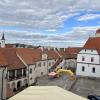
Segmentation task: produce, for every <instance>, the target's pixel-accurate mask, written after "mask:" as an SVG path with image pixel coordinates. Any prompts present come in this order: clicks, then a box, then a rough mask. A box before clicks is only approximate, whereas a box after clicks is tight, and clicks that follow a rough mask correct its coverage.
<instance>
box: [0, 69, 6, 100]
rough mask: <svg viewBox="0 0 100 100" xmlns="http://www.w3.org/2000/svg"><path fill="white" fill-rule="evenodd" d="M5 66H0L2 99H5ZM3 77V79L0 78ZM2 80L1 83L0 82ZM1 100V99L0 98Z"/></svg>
mask: <svg viewBox="0 0 100 100" xmlns="http://www.w3.org/2000/svg"><path fill="white" fill-rule="evenodd" d="M6 76H7V68H0V98H1V92H2V88H3V93H2V97H3V99H6V89H7V87H6V85H7V77H6ZM2 78H3V80H2ZM2 82H3V84H2ZM0 100H1V99H0Z"/></svg>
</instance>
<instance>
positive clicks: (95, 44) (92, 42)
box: [83, 37, 100, 54]
mask: <svg viewBox="0 0 100 100" xmlns="http://www.w3.org/2000/svg"><path fill="white" fill-rule="evenodd" d="M83 48H84V49H95V50H97V51H98V53H99V54H100V37H90V38H89V39H88V40H87V41H86V43H85V45H84V47H83Z"/></svg>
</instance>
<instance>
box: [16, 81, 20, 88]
mask: <svg viewBox="0 0 100 100" xmlns="http://www.w3.org/2000/svg"><path fill="white" fill-rule="evenodd" d="M20 88H21V81H18V82H17V89H20Z"/></svg>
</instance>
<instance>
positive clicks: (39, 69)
mask: <svg viewBox="0 0 100 100" xmlns="http://www.w3.org/2000/svg"><path fill="white" fill-rule="evenodd" d="M39 63H41V67H40V66H38V64H39ZM44 63H45V66H44ZM35 74H36V76H37V77H40V76H42V75H46V74H47V60H43V61H38V62H36V70H35Z"/></svg>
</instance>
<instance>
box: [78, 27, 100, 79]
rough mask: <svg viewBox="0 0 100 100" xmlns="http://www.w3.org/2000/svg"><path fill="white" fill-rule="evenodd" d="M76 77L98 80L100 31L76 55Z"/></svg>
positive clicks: (99, 71) (99, 75)
mask: <svg viewBox="0 0 100 100" xmlns="http://www.w3.org/2000/svg"><path fill="white" fill-rule="evenodd" d="M76 75H78V76H88V77H96V78H100V29H99V30H97V31H96V35H95V37H90V38H89V39H88V40H87V41H86V43H85V45H84V47H83V49H82V50H81V51H80V52H79V53H78V55H77V70H76Z"/></svg>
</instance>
